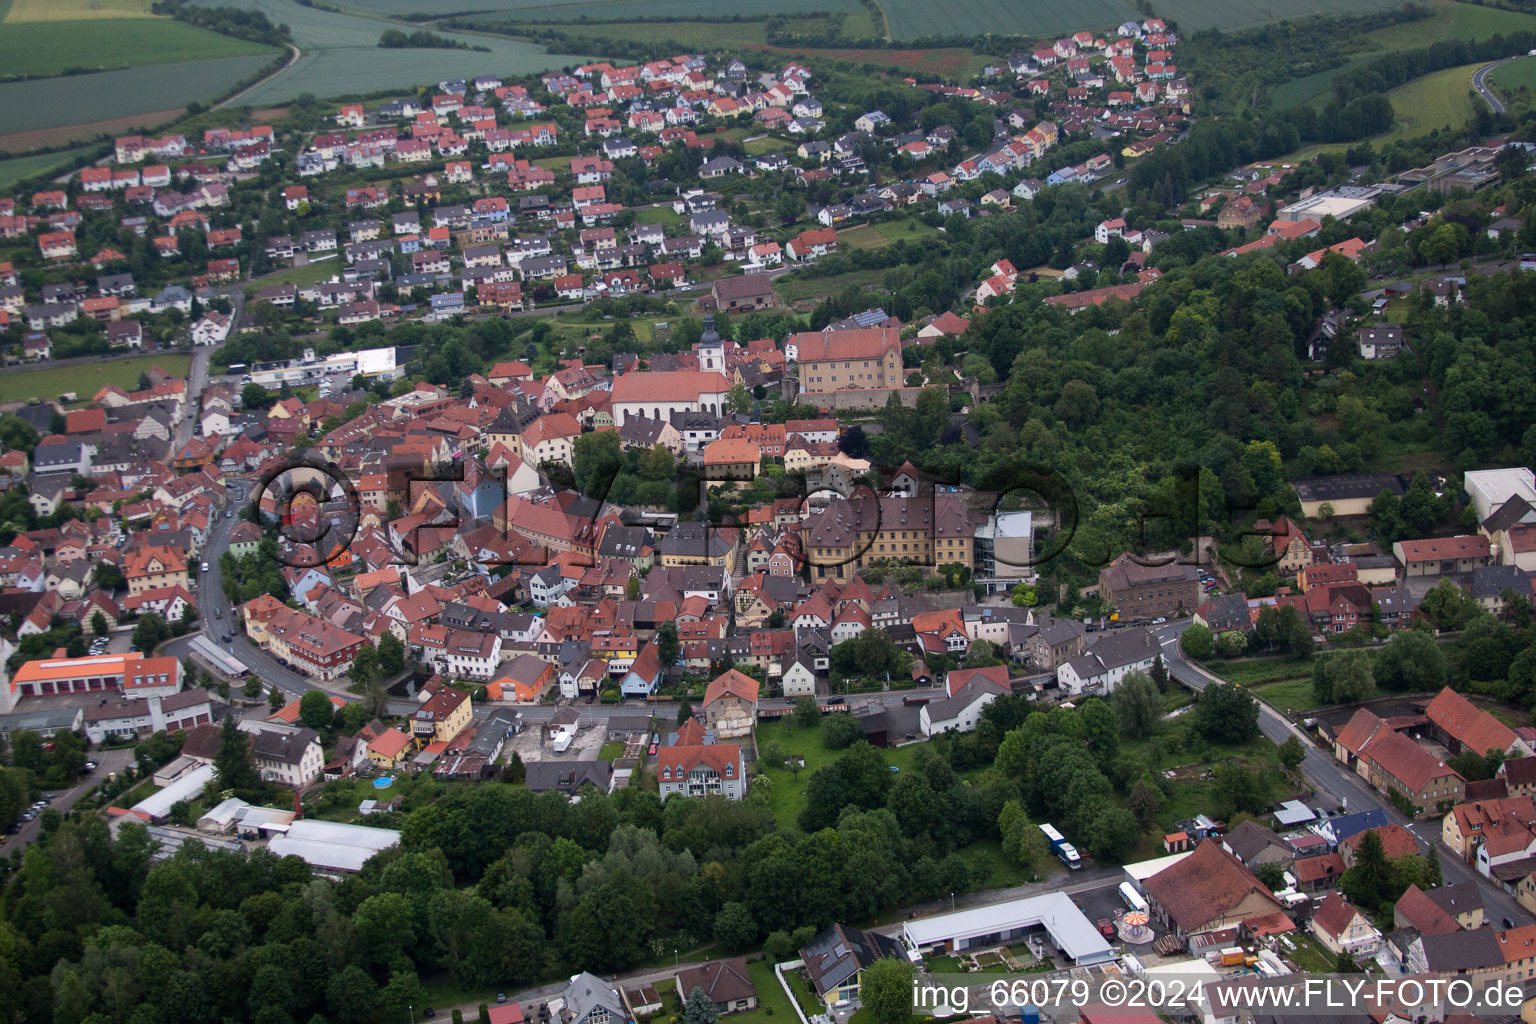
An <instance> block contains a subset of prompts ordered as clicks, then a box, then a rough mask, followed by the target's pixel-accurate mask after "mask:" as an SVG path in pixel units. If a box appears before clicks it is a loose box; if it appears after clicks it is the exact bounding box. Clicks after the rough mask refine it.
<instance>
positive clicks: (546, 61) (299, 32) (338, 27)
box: [220, 0, 585, 107]
mask: <svg viewBox="0 0 1536 1024" xmlns="http://www.w3.org/2000/svg"><path fill="white" fill-rule="evenodd" d="M220 2H221V3H226V4H227V5H228V6H232V7H239V8H241V9H245V10H259V11H262V12H264V13H265V14H266V15H267V17H269V18H271V19H272V20H273V21H274V22H286V23H287V25H288V26H289V28H290V29H291V30H292V32H293V41H294V44H295V45H297V46H298V47H299V48H300V49H301V50H302V51H303V56H302V57H301V58H300V59H299V62H298V63H297V64H295V65H294V66H293V67H292V68H290V69H288V70H286V71H283V72H282V73H280V74H278V75H276V76H274V77H273V78H271V79H269V80H268V81H266V82H263V83H262V84H261V85H260V86H258V87H257V88H256V89H254V90H252V91H251V92H250V93H248V94H247V95H246V96H245V97H244V99H243V100H242V102H245V103H249V104H251V105H253V106H258V107H259V106H268V105H272V104H277V103H283V102H285V101H287V100H291V99H293V98H294V97H296V96H299V95H301V94H303V93H313V94H314V95H316V96H346V95H357V94H363V93H372V92H378V91H381V90H384V89H391V88H394V89H398V88H400V87H401V86H403V85H410V84H413V83H419V84H423V85H426V84H433V83H436V82H440V81H443V80H444V79H448V78H464V77H467V76H471V75H475V74H485V73H487V72H490V73H496V74H503V75H519V74H531V73H535V72H539V71H545V70H548V69H550V68H558V67H563V66H566V65H570V64H576V63H580V62H582V61H583V60H584V59H585V58H583V57H577V56H570V55H562V54H551V53H549V52H547V51H546V50H545V49H544V48H543V47H542V46H539V45H537V44H535V43H530V42H526V41H523V40H520V39H508V38H498V37H495V36H489V35H463V34H459V33H443V34H445V35H451V36H452V37H453V38H455V39H460V40H462V41H464V42H467V43H470V44H471V45H474V46H485V47H488V48H489V49H490V52H489V53H480V52H475V51H469V50H416V49H401V50H381V49H379V47H378V41H379V34H380V33H381V32H383V30H384V28H385V24H384V23H382V22H380V21H378V20H376V19H375V18H370V17H365V16H363V15H358V14H341V13H337V12H335V11H324V10H319V9H317V8H313V7H301V6H299V5H297V4H295V3H292V2H289V0H220ZM359 6H360V7H364V6H366V5H359ZM481 7H482V9H483V3H482V4H481ZM419 8H420V3H419V2H417V3H416V4H415V7H414V8H411V9H419ZM378 13H381V14H382V13H389V12H385V11H379V12H378Z"/></svg>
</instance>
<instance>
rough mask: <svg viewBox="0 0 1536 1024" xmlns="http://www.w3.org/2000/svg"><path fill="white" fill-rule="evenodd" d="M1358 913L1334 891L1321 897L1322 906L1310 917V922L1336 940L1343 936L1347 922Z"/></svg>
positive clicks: (1347, 925)
mask: <svg viewBox="0 0 1536 1024" xmlns="http://www.w3.org/2000/svg"><path fill="white" fill-rule="evenodd" d="M1358 913H1359V911H1358V910H1356V909H1355V908H1354V907H1353V906H1351V905H1350V902H1349V901H1348V900H1346V899H1345V898H1344V897H1343V896H1342V895H1340V893H1339V892H1338V891H1337V890H1335V891H1333V892H1330V893H1329V894H1328V895H1327V896H1325V897H1323V903H1322V906H1320V907H1318V908H1317V912H1316V913H1314V914H1313V915H1312V921H1313V923H1314V924H1316V925H1317V926H1318V927H1319V928H1321V929H1323V931H1325V932H1327V933H1328V934H1329V935H1332V936H1334V937H1335V938H1337V937H1338V936H1340V935H1342V934H1344V929H1346V928H1348V927H1349V922H1351V921H1353V920H1354V919H1355V915H1356V914H1358Z"/></svg>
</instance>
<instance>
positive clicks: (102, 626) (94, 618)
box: [91, 609, 108, 636]
mask: <svg viewBox="0 0 1536 1024" xmlns="http://www.w3.org/2000/svg"><path fill="white" fill-rule="evenodd" d="M91 632H92V633H95V634H96V635H97V636H106V635H107V633H108V628H107V617H106V616H105V615H103V614H101V611H100V610H99V609H98V610H97V611H96V612H94V613H93V614H92V615H91Z"/></svg>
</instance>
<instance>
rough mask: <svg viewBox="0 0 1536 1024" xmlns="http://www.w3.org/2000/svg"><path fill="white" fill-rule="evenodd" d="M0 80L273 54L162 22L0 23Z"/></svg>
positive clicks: (256, 46)
mask: <svg viewBox="0 0 1536 1024" xmlns="http://www.w3.org/2000/svg"><path fill="white" fill-rule="evenodd" d="M0 51H3V52H4V53H5V54H6V55H7V57H6V61H5V66H4V68H3V69H0V74H4V75H6V76H15V77H22V76H26V77H33V76H37V75H57V74H59V73H61V72H63V71H66V70H70V69H74V68H92V69H96V70H102V71H105V70H111V69H116V68H128V67H140V66H143V65H149V64H168V63H172V62H177V61H185V60H186V59H187V58H188V57H189V56H193V55H196V56H198V57H200V58H205V59H211V58H218V57H246V56H265V57H266V58H267V59H268V60H271V59H272V57H273V56H275V55H276V53H277V51H276V50H274V49H273V48H271V47H269V46H262V45H261V44H260V43H252V42H248V41H246V40H244V39H235V38H233V37H231V36H224V35H219V34H218V33H217V32H209V31H208V30H207V29H201V28H195V27H194V26H192V25H188V24H185V23H184V22H180V21H170V20H167V19H163V18H128V17H123V18H116V19H100V20H92V21H53V22H44V21H27V22H19V23H18V22H11V21H5V22H0Z"/></svg>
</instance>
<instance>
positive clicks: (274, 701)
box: [267, 686, 288, 711]
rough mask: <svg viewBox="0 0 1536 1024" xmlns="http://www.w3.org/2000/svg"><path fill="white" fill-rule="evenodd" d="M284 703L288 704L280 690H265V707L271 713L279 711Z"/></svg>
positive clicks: (274, 688) (273, 688) (275, 688)
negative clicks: (268, 708)
mask: <svg viewBox="0 0 1536 1024" xmlns="http://www.w3.org/2000/svg"><path fill="white" fill-rule="evenodd" d="M286 703H288V698H286V697H285V696H283V691H282V690H279V689H278V688H277V687H275V686H273V687H271V688H269V689H268V690H267V706H268V707H270V708H271V709H272V710H273V711H277V710H279V709H280V708H281V707H282V706H283V705H284V704H286Z"/></svg>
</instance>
